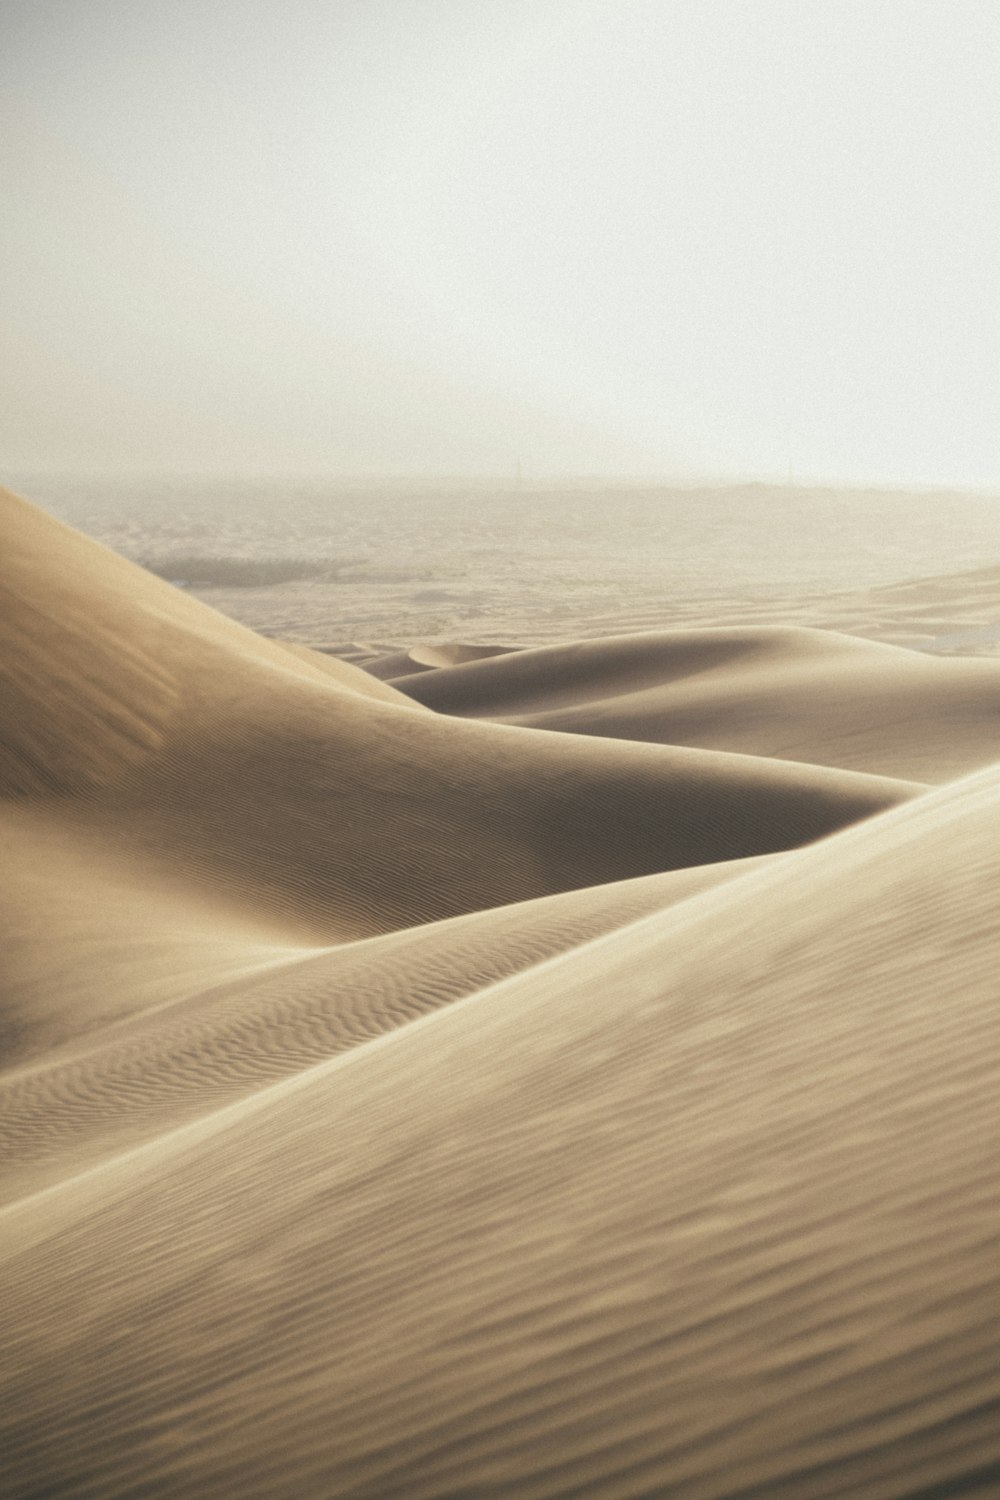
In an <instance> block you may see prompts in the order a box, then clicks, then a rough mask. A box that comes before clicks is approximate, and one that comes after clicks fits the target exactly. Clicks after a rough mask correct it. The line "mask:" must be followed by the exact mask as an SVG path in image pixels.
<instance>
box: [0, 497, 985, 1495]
mask: <svg viewBox="0 0 1000 1500" xmlns="http://www.w3.org/2000/svg"><path fill="white" fill-rule="evenodd" d="M0 535H2V537H3V563H2V570H0V630H2V631H3V634H4V650H3V656H2V661H3V668H2V670H3V679H2V693H3V696H2V713H0V841H2V849H3V853H4V873H5V879H4V881H3V885H2V889H0V922H2V930H3V944H2V972H0V986H2V988H0V993H2V1012H0V1015H2V1031H0V1046H2V1069H0V1203H2V1205H3V1206H2V1207H0V1264H2V1270H0V1288H2V1290H0V1305H2V1306H0V1311H2V1320H3V1327H4V1332H5V1337H4V1340H3V1343H2V1350H0V1366H2V1367H3V1390H4V1393H5V1395H4V1401H3V1403H2V1405H0V1476H2V1478H0V1489H2V1492H3V1493H4V1494H5V1495H11V1496H17V1497H22V1496H23V1497H27V1496H38V1497H41V1496H43V1495H44V1496H66V1497H70V1496H72V1497H76V1496H93V1497H100V1500H104V1497H126V1496H137V1495H140V1494H141V1495H143V1496H185V1497H186V1496H195V1495H197V1496H199V1497H200V1496H210V1497H228V1496H231V1495H234V1494H245V1495H252V1496H261V1497H264V1496H268V1497H270V1496H281V1497H284V1496H287V1497H293V1496H294V1497H301V1496H322V1497H327V1496H330V1497H362V1496H364V1497H376V1496H378V1497H390V1496H405V1497H413V1500H420V1497H427V1500H438V1497H454V1500H458V1497H463V1500H464V1497H486V1496H493V1497H498V1496H512V1497H514V1496H517V1497H520V1496H525V1497H555V1496H571V1495H590V1496H609V1497H611V1496H615V1497H619V1496H620V1497H640V1496H650V1497H652V1496H665V1495H670V1496H680V1497H691V1500H701V1497H720V1500H721V1497H730V1500H736V1497H740V1500H749V1497H759V1500H764V1497H768V1496H779V1497H803V1500H804V1497H820V1496H853V1495H862V1496H872V1497H883V1496H884V1497H904V1496H905V1497H912V1500H917V1497H921V1500H931V1497H942V1500H943V1497H946V1496H948V1497H950V1496H958V1495H963V1496H964V1495H970V1496H971V1495H984V1496H985V1495H989V1494H997V1493H1000V1342H998V1327H997V1311H998V1308H1000V1256H998V1254H997V1242H998V1235H1000V1221H998V1217H997V1209H996V1202H997V1190H998V1188H1000V1166H998V1162H1000V1153H998V1146H1000V1118H998V1107H997V1105H996V1102H995V1101H996V1099H997V1097H998V1085H1000V1040H998V1033H997V1026H996V981H995V973H996V971H997V968H998V957H1000V954H998V939H997V925H996V920H995V912H994V906H995V894H996V889H997V881H998V876H1000V854H998V849H1000V838H998V834H1000V764H998V762H1000V748H998V742H997V737H996V736H995V734H994V725H995V723H996V720H997V708H996V705H997V703H998V702H1000V693H998V688H1000V662H997V661H995V660H990V659H986V658H983V659H972V658H967V657H959V656H955V657H944V656H937V657H935V656H931V655H928V654H927V653H921V652H917V651H914V650H912V649H908V648H907V647H906V646H904V645H901V644H899V643H898V641H897V642H896V643H892V642H891V641H889V640H887V639H886V638H885V636H886V635H887V634H888V632H883V638H882V639H878V640H875V639H871V638H870V637H871V636H872V635H875V634H877V633H878V632H876V631H872V630H867V629H866V628H865V626H864V624H863V620H864V619H867V620H868V622H869V624H870V622H871V620H872V619H873V618H875V617H876V616H877V617H878V618H880V619H883V620H884V618H886V617H887V616H886V609H885V608H882V609H881V613H880V612H879V611H880V608H881V607H880V606H879V604H878V599H877V598H876V595H877V594H878V592H879V591H878V590H875V591H872V592H871V593H870V595H869V596H868V606H867V611H868V612H867V614H866V613H865V609H863V608H862V607H861V603H860V596H859V598H858V599H855V600H854V603H853V605H850V606H849V605H848V604H847V603H845V600H844V599H839V600H832V601H829V602H828V604H827V605H826V606H825V607H826V608H827V609H828V612H829V614H830V615H831V617H833V618H831V620H830V623H829V625H828V626H827V627H826V628H818V626H817V622H816V621H811V622H805V623H804V622H802V621H793V620H792V619H791V618H789V613H790V612H789V611H788V610H787V609H786V610H785V611H784V613H783V612H782V609H780V608H779V609H776V610H775V611H774V612H773V614H774V618H771V619H765V618H753V616H754V614H755V611H756V612H757V613H758V614H759V613H760V612H761V611H762V609H763V606H760V605H752V606H751V605H746V606H744V609H745V613H746V614H747V615H748V616H750V617H751V618H747V619H744V620H743V621H742V622H741V621H739V620H737V619H735V618H728V619H722V620H721V621H717V622H715V623H709V622H705V621H699V620H693V619H692V620H691V621H689V622H687V623H686V624H683V625H681V626H679V627H678V628H672V629H669V630H665V629H663V628H662V622H661V624H660V626H659V627H658V628H656V629H653V630H650V631H644V632H642V633H639V634H635V633H622V632H621V631H618V632H617V633H609V634H607V635H605V636H603V637H599V638H594V637H591V638H588V639H582V638H581V639H578V640H576V641H574V642H571V643H568V644H567V643H553V644H550V645H544V646H533V647H529V648H524V649H518V648H517V646H516V643H513V644H512V643H511V642H506V643H505V642H504V641H503V640H502V639H501V638H500V637H499V636H494V637H493V638H492V640H489V639H488V640H487V641H485V642H484V643H482V644H477V643H476V642H475V641H462V642H459V641H453V642H446V641H441V640H438V641H428V642H410V643H399V644H398V645H397V646H396V647H394V648H393V649H392V650H380V649H375V648H373V649H371V650H367V651H366V650H365V649H364V648H363V647H357V648H355V649H354V650H353V651H352V652H351V653H350V654H351V655H352V656H353V658H354V659H353V660H352V661H345V660H338V659H336V658H335V657H334V656H332V655H330V654H329V653H325V654H324V653H320V652H316V651H313V650H310V649H309V647H308V645H306V644H304V643H303V642H301V641H298V642H283V641H280V640H267V639H264V638H262V637H261V636H260V635H258V634H255V633H254V632H253V631H252V630H250V629H248V628H246V627H245V626H243V625H241V624H239V623H237V622H236V621H234V620H232V619H229V618H225V617H223V616H222V615H220V614H218V613H216V612H215V611H214V610H213V609H211V608H210V607H209V606H208V605H207V604H206V603H204V602H203V601H201V600H199V599H197V598H195V597H193V596H192V595H191V594H190V593H189V592H185V591H182V590H179V589H176V588H173V587H171V586H170V585H169V584H167V583H165V582H161V581H160V580H158V579H155V578H153V577H152V576H151V575H149V574H147V573H145V572H143V571H142V570H140V569H138V568H137V567H136V566H135V565H133V564H131V563H129V562H127V561H125V560H124V559H122V558H120V557H117V556H115V555H114V554H113V553H112V552H110V551H108V550H107V549H105V548H102V547H101V546H99V545H98V544H97V543H95V542H93V541H91V540H89V539H87V538H85V537H83V536H82V535H80V534H79V533H76V532H74V531H72V530H71V529H69V528H68V527H66V526H64V525H62V524H60V523H59V522H56V521H54V520H53V519H51V518H50V517H48V516H46V515H45V514H43V513H42V512H41V511H39V510H37V509H35V508H34V507H32V506H31V505H30V504H28V503H27V502H26V501H23V500H21V499H19V498H18V497H16V496H14V495H12V494H9V493H7V492H2V494H0ZM989 586H990V585H989V584H988V583H987V582H986V581H985V580H984V578H983V577H976V576H974V575H973V576H971V577H970V578H969V579H968V580H967V581H966V584H965V585H964V586H963V585H962V584H961V583H960V581H959V580H951V581H950V582H949V581H947V580H940V581H938V582H935V581H934V580H928V581H925V582H924V583H921V584H919V585H907V586H906V588H904V589H902V590H897V591H896V594H895V596H894V598H895V603H893V604H892V608H893V609H895V610H896V614H895V616H894V620H895V624H896V626H897V627H898V626H899V624H900V620H901V619H902V617H903V615H904V614H905V613H906V611H910V613H911V617H912V620H916V619H917V616H918V615H919V614H920V612H921V611H923V618H925V619H926V618H929V615H928V610H929V609H930V608H933V609H934V610H935V611H936V614H935V621H936V622H939V623H941V624H942V626H943V628H947V627H949V622H950V625H951V626H954V629H955V630H956V631H958V630H961V629H968V628H969V624H968V613H967V612H966V613H963V611H962V610H961V609H958V610H953V611H952V612H951V613H950V614H949V609H948V600H949V599H952V600H953V601H954V600H955V599H957V598H961V599H965V600H968V599H969V598H970V597H972V596H975V597H976V598H978V599H979V600H980V602H981V605H982V607H983V608H984V609H985V608H988V605H987V604H986V602H985V601H986V599H987V596H988V592H989ZM907 590H909V591H908V592H907ZM886 592H887V591H885V590H883V593H886ZM888 592H889V593H890V594H891V591H888ZM997 597H998V598H1000V589H998V592H997ZM928 601H931V603H930V604H929V603H928ZM849 607H850V608H854V609H855V610H856V611H857V613H858V616H859V621H861V623H856V625H855V627H854V629H856V630H857V631H859V632H860V633H854V631H853V630H849V629H848V627H849V626H850V623H851V622H850V620H849V619H848V618H847V613H846V611H847V610H848V609H849ZM738 608H739V601H735V602H734V605H733V611H732V613H733V615H734V616H735V615H736V614H738ZM838 611H839V614H838ZM890 612H891V611H890ZM831 626H832V627H834V628H830V627H831ZM897 634H899V631H898V629H897ZM866 635H867V636H868V637H869V638H865V636H866ZM365 662H367V663H368V664H369V665H370V667H371V670H370V671H366V670H364V665H363V664H364V663H365Z"/></svg>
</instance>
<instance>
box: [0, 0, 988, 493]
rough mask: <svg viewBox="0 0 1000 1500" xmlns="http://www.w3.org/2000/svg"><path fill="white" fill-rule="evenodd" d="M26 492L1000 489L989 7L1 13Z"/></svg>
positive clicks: (215, 2)
mask: <svg viewBox="0 0 1000 1500" xmlns="http://www.w3.org/2000/svg"><path fill="white" fill-rule="evenodd" d="M0 84H2V88H3V97H4V104H3V115H2V143H0V157H2V160H0V196H2V212H0V328H2V338H3V350H4V352H3V359H2V361H0V371H2V373H0V463H2V464H3V465H4V467H5V468H6V469H8V470H11V469H16V468H25V467H35V466H37V467H52V468H61V469H74V468H83V469H116V468H122V469H134V468H148V469H157V470H164V469H168V470H172V469H194V470H199V469H200V470H205V469H210V470H214V469H223V470H237V471H252V470H262V469H263V470H288V469H295V470H303V471H332V472H338V473H406V472H411V473H425V474H446V473H447V474H461V473H469V474H497V475H504V474H512V473H513V472H514V471H515V469H516V466H517V464H518V463H519V462H520V463H521V464H522V466H523V469H524V472H525V474H526V475H539V474H543V473H552V474H556V473H561V474H569V473H573V474H581V473H599V472H604V473H614V474H651V473H659V474H663V475H666V476H672V475H689V474H692V473H698V474H718V475H723V474H736V473H738V474H742V475H756V476H759V477H766V476H775V475H778V476H784V475H785V474H786V473H787V471H788V469H789V466H791V468H792V469H793V471H794V473H795V474H796V475H797V476H799V477H805V476H812V477H820V476H822V477H831V478H839V479H848V480H874V481H889V482H893V481H898V482H908V483H914V482H916V483H935V482H943V483H969V484H981V485H990V486H1000V5H998V4H997V0H283V3H280V4H279V3H276V0H267V3H258V0H191V3H189V0H156V3H153V0H0Z"/></svg>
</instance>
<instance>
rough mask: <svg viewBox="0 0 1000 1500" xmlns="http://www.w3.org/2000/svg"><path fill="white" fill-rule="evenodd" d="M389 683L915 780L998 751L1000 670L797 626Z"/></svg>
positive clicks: (652, 737)
mask: <svg viewBox="0 0 1000 1500" xmlns="http://www.w3.org/2000/svg"><path fill="white" fill-rule="evenodd" d="M393 681H394V684H395V686H396V687H398V688H400V689H402V690H403V691H404V692H406V693H407V694H408V695H409V696H410V697H411V698H413V699H414V700H415V701H416V702H419V703H423V704H426V705H427V706H428V707H430V708H434V709H436V710H438V711H439V712H443V713H449V714H459V715H469V716H472V717H475V718H488V719H492V720H497V721H499V722H502V723H508V724H520V725H526V726H530V727H532V728H539V729H554V730H560V731H568V732H571V733H574V734H587V735H595V734H596V735H611V736H615V737H616V738H618V739H631V740H644V741H651V742H654V743H661V744H675V745H699V746H708V747H711V748H713V749H718V750H729V751H738V752H742V753H749V754H752V755H763V756H769V757H774V758H776V759H790V760H801V761H810V762H812V763H814V764H818V765H827V766H838V767H841V768H845V769H850V770H863V771H868V772H872V773H875V774H878V775H883V776H896V777H902V778H912V779H915V780H919V781H944V780H948V779H950V778H952V777H954V776H958V775H961V774H962V773H964V772H967V771H971V770H975V769H978V768H980V767H983V766H986V765H989V764H990V763H991V762H992V761H993V760H995V759H996V758H997V756H998V753H1000V707H998V705H1000V661H997V660H969V659H967V660H944V659H942V658H936V657H932V656H927V655H922V654H920V653H918V652H916V651H908V650H904V649H901V648H899V647H893V646H889V645H885V644H882V643H877V642H874V641H868V640H862V639H859V638H857V637H853V636H846V635H839V634H837V633H835V632H833V631H821V630H806V629H802V628H799V627H794V626H785V627H781V626H778V627H771V628H761V627H751V626H744V627H739V626H734V627H730V628H728V629H727V628H720V629H715V630H711V629H710V630H676V631H671V632H660V633H658V634H641V635H625V636H617V637H612V638H609V639H607V640H601V641H582V642H578V643H575V644H573V645H570V646H545V647H539V648H537V649H535V650H531V651H518V652H516V653H514V654H512V655H507V656H502V657H494V658H491V659H489V660H486V661H476V662H472V663H470V664H463V665H458V666H454V667H451V668H448V669H444V670H441V669H439V670H436V671H431V670H426V671H424V672H422V673H420V674H419V675H399V676H397V677H395V678H394V679H393Z"/></svg>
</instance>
